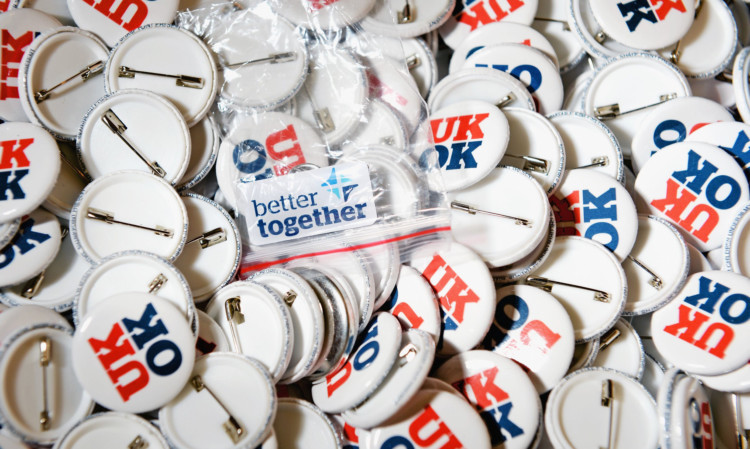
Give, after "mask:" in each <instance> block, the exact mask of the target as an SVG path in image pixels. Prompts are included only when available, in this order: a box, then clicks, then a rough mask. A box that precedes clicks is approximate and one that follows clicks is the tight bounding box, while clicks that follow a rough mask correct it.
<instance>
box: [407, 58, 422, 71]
mask: <svg viewBox="0 0 750 449" xmlns="http://www.w3.org/2000/svg"><path fill="white" fill-rule="evenodd" d="M420 65H422V60H421V59H419V56H417V55H411V56H409V57H407V58H406V68H407V69H409V70H414V69H416V68H417V67H419V66H420Z"/></svg>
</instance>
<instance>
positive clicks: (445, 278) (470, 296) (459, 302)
mask: <svg viewBox="0 0 750 449" xmlns="http://www.w3.org/2000/svg"><path fill="white" fill-rule="evenodd" d="M440 268H442V269H443V271H444V272H443V274H442V275H441V276H440V278H437V279H434V276H435V274H436V273H437V271H438V269H440ZM422 274H423V275H424V277H425V278H427V280H428V281H429V282H430V284H431V285H432V288H433V289H434V290H435V292H436V293H437V295H438V297H439V298H440V305H441V306H442V307H443V309H445V311H446V312H449V313H450V314H451V315H452V316H453V318H455V319H456V321H458V322H459V323H462V322H463V321H464V309H465V308H466V304H470V303H475V302H479V296H477V294H476V293H474V291H473V290H472V289H471V288H469V286H468V285H466V282H464V281H463V279H461V278H460V277H459V276H458V275H457V274H456V272H455V271H453V269H452V268H451V267H450V266H448V264H447V263H446V262H445V260H444V259H443V258H442V257H440V256H439V255H437V254H436V255H435V256H434V257H433V258H432V261H431V262H430V264H429V265H428V266H427V268H425V270H424V272H423V273H422ZM451 281H452V282H451ZM449 284H450V287H449V289H448V291H447V292H446V291H445V287H447V286H448V285H449Z"/></svg>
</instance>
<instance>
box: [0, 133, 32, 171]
mask: <svg viewBox="0 0 750 449" xmlns="http://www.w3.org/2000/svg"><path fill="white" fill-rule="evenodd" d="M32 143H34V139H21V140H4V141H2V142H0V151H2V155H0V170H8V169H11V168H14V166H13V163H12V162H13V161H16V165H15V168H25V167H28V166H30V165H31V163H30V162H29V159H28V158H27V157H26V153H25V151H26V148H28V147H29V145H31V144H32Z"/></svg>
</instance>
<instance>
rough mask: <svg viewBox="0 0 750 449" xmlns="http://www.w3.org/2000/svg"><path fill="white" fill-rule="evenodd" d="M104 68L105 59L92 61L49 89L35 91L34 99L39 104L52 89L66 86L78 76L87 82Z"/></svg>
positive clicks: (47, 96) (46, 97)
mask: <svg viewBox="0 0 750 449" xmlns="http://www.w3.org/2000/svg"><path fill="white" fill-rule="evenodd" d="M103 70H104V61H96V62H92V63H91V64H89V65H87V66H86V67H84V68H82V69H81V70H80V71H78V73H76V74H75V75H72V76H70V77H68V78H66V79H64V80H62V81H60V82H59V83H57V84H55V85H54V86H52V87H50V88H49V89H41V90H38V91H36V92H34V101H36V103H37V104H39V103H41V102H43V101H44V100H46V99H48V98H49V96H50V94H51V93H52V91H54V90H55V89H57V88H58V87H60V86H64V85H65V84H68V83H69V82H71V81H73V80H74V79H76V78H78V77H81V80H82V81H83V82H86V81H88V80H89V78H91V77H92V76H94V75H98V74H99V73H102V71H103Z"/></svg>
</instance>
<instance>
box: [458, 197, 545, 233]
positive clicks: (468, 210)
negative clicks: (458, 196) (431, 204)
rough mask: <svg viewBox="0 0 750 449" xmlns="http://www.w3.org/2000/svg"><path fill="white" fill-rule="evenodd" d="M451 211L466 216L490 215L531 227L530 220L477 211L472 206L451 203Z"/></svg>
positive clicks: (481, 210)
mask: <svg viewBox="0 0 750 449" xmlns="http://www.w3.org/2000/svg"><path fill="white" fill-rule="evenodd" d="M451 209H455V210H460V211H461V212H466V213H467V214H471V215H476V214H482V215H490V216H492V217H499V218H506V219H508V220H513V221H514V222H515V223H516V224H517V225H519V226H526V227H527V228H530V227H531V225H532V222H531V220H527V219H525V218H518V217H512V216H510V215H505V214H501V213H498V212H490V211H487V210H483V209H477V208H475V207H473V206H470V205H468V204H466V203H462V202H459V201H451Z"/></svg>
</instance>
